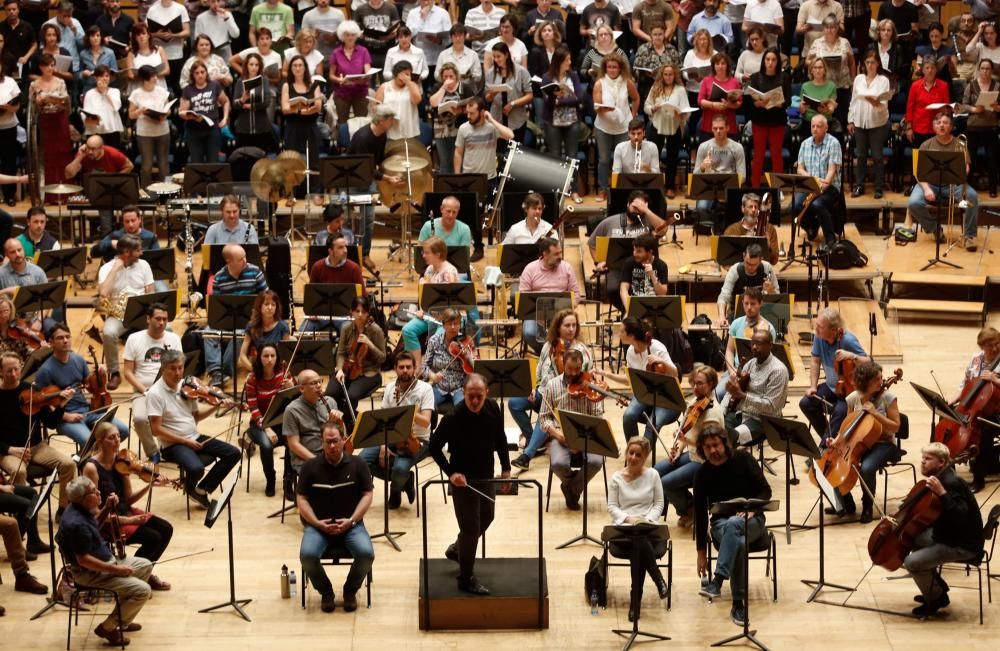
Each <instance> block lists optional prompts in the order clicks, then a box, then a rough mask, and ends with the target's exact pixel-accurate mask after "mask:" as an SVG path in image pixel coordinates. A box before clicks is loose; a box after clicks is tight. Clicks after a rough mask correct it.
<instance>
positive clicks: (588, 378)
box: [566, 371, 630, 407]
mask: <svg viewBox="0 0 1000 651" xmlns="http://www.w3.org/2000/svg"><path fill="white" fill-rule="evenodd" d="M566 393H568V394H569V395H571V396H573V397H574V398H580V397H583V398H586V399H587V400H589V401H590V402H601V401H602V400H604V399H605V398H611V399H612V400H614V401H615V402H617V403H618V404H619V405H621V406H622V407H627V406H628V404H629V402H630V401H629V399H628V397H626V396H624V395H622V394H620V393H618V392H617V391H612V390H611V389H610V388H608V383H607V382H605V381H603V380H598V379H597V378H596V377H594V374H593V373H591V372H590V371H584V372H583V373H581V374H580V375H579V376H578V377H577V378H576V379H575V380H573V381H572V382H570V385H569V386H568V387H567V388H566Z"/></svg>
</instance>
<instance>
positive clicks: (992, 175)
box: [962, 58, 1000, 197]
mask: <svg viewBox="0 0 1000 651" xmlns="http://www.w3.org/2000/svg"><path fill="white" fill-rule="evenodd" d="M998 89H1000V84H998V83H997V81H996V80H995V79H993V62H992V61H990V60H989V59H986V58H982V59H980V60H979V63H977V64H976V76H975V78H974V79H973V80H972V81H970V82H969V83H967V84H966V85H965V95H964V96H963V97H962V104H965V105H966V106H967V109H966V110H967V111H968V112H969V121H968V122H967V123H966V135H967V137H968V139H969V158H970V160H972V161H975V159H976V153H977V152H978V151H979V147H980V145H981V146H983V147H984V148H985V149H986V171H987V181H988V183H989V189H990V196H991V197H995V196H997V177H998V173H997V171H998V169H1000V161H998V160H997V157H998V156H1000V146H998V145H997V127H998V126H1000V124H998V120H997V111H1000V104H998V103H997V102H996V101H994V102H993V104H992V105H990V106H988V107H987V106H977V103H978V102H979V96H980V95H981V94H982V93H983V92H989V91H994V92H995V91H997V90H998ZM972 166H973V169H975V168H976V163H975V162H973V163H972Z"/></svg>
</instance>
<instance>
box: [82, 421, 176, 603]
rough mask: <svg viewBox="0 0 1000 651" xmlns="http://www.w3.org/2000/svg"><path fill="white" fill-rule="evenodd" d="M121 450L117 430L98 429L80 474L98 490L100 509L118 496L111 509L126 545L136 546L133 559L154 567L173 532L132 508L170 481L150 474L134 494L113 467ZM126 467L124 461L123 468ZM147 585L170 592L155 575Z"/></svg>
mask: <svg viewBox="0 0 1000 651" xmlns="http://www.w3.org/2000/svg"><path fill="white" fill-rule="evenodd" d="M120 446H121V439H119V438H118V430H116V429H115V428H114V426H112V425H111V423H101V424H100V425H98V426H97V428H96V429H95V430H94V454H93V456H91V457H90V458H89V459H87V461H85V462H84V464H83V471H82V474H83V476H84V477H87V478H88V479H89V480H90V481H92V482H93V483H94V485H95V486H97V488H98V490H100V492H101V506H103V505H104V504H106V503H107V502H108V498H109V497H111V496H112V495H115V496H117V498H118V499H117V503H116V504H115V505H114V506H112V507H111V508H113V509H114V511H115V513H117V514H118V522H119V526H120V527H121V534H122V536H123V537H124V540H125V542H126V543H127V544H129V545H139V549H138V550H136V552H135V555H136V557H138V558H145V559H146V560H148V561H149V562H151V563H155V562H156V561H158V560H159V559H160V557H162V556H163V552H164V551H166V549H167V546H168V545H169V544H170V539H171V538H172V537H173V535H174V528H173V527H172V526H171V525H170V523H169V522H167V521H166V520H164V519H163V518H161V517H159V516H157V515H153V514H152V513H148V512H146V511H142V510H141V509H137V508H135V506H133V505H134V504H135V503H136V502H138V501H139V500H140V499H142V497H143V496H144V495H146V493H148V492H149V491H151V490H152V489H153V486H169V485H170V480H168V479H167V478H166V477H165V476H163V475H160V474H153V475H151V477H150V481H149V483H147V484H146V485H145V486H143V487H142V488H140V489H139V490H133V489H132V480H131V479H130V478H129V476H128V474H125V473H122V472H121V471H120V470H119V469H118V465H117V464H116V461H119V460H120V459H121V457H120V455H119V447H120ZM122 451H127V449H123V450H122ZM128 465H129V464H128V461H127V457H126V461H125V466H126V468H127V467H128ZM147 581H148V582H149V587H150V588H152V589H153V590H169V589H170V584H169V583H167V582H166V581H164V580H162V579H160V578H159V577H158V576H156V575H155V574H150V575H149V579H148V580H147Z"/></svg>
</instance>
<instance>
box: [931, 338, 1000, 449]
mask: <svg viewBox="0 0 1000 651" xmlns="http://www.w3.org/2000/svg"><path fill="white" fill-rule="evenodd" d="M989 370H990V371H992V372H994V373H996V372H997V371H998V370H1000V356H998V357H997V358H996V359H995V360H994V361H993V363H992V364H991V365H990V368H989ZM955 411H956V412H958V413H959V414H960V415H962V416H964V417H965V422H963V423H956V422H955V421H953V420H951V419H948V418H943V419H941V420H940V421H939V422H938V424H937V425H935V427H934V434H933V435H932V436H931V440H932V441H934V442H937V443H944V444H945V445H946V446H948V451H949V452H950V453H951V456H952V457H958V456H960V455H961V454H962V453H963V452H965V451H966V450H968V449H969V448H972V447H976V448H978V447H979V415H980V414H993V413H996V412H998V411H1000V391H997V387H996V386H995V385H994V384H993V382H991V381H989V380H984V379H982V378H976V380H975V381H973V382H966V384H965V386H964V387H962V393H961V395H960V396H959V398H958V403H957V404H956V405H955Z"/></svg>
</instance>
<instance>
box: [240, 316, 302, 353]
mask: <svg viewBox="0 0 1000 651" xmlns="http://www.w3.org/2000/svg"><path fill="white" fill-rule="evenodd" d="M290 334H291V330H289V329H288V323H287V322H285V321H278V323H277V324H275V326H274V327H273V328H271V329H270V330H267V331H265V332H262V333H261V334H260V336H259V337H257V338H256V339H254V340H252V341H251V342H250V343H251V344H252V345H253V348H254V350H258V351H259V350H260V348H261V346H263V345H264V344H277V343H278V342H280V341H282V340H283V339H284V338H285V337H287V336H289V335H290ZM246 338H247V339H249V338H250V334H249V329H248V330H247V336H246Z"/></svg>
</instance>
